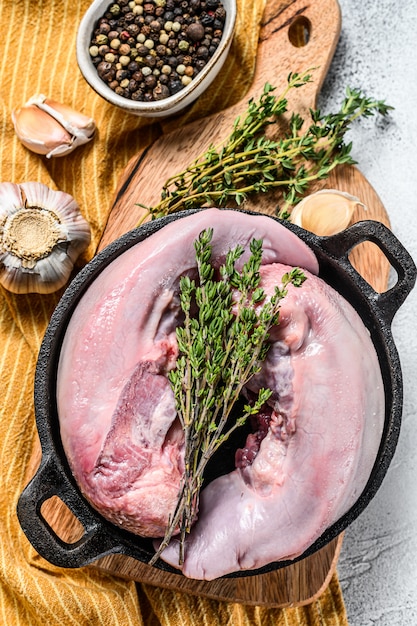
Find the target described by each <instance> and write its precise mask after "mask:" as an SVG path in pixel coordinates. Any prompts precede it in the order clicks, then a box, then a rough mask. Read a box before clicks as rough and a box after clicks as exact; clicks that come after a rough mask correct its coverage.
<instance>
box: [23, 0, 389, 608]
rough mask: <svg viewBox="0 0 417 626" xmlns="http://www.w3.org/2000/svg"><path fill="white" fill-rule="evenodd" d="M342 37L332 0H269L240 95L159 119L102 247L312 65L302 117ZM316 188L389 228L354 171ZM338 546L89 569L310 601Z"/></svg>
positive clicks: (259, 601)
mask: <svg viewBox="0 0 417 626" xmlns="http://www.w3.org/2000/svg"><path fill="white" fill-rule="evenodd" d="M294 24H296V25H297V24H298V25H299V27H300V29H303V28H306V27H308V29H309V33H310V38H309V41H308V44H307V45H305V46H298V45H294V42H296V43H299V42H300V41H301V42H302V40H303V33H302V32H301V34H300V32H298V31H297V30H295V32H292V31H291V32H292V34H291V37H290V29H291V28H292V27H293V26H294ZM339 33H340V12H339V7H338V4H337V2H336V0H310V1H309V0H305V1H302V0H294V1H291V0H271V1H270V2H269V3H268V4H267V7H266V11H265V15H264V19H263V25H262V30H261V35H260V43H259V51H258V58H257V66H256V73H255V77H254V81H253V84H252V87H251V89H250V91H249V93H248V94H247V97H245V99H244V100H243V101H241V102H240V103H238V104H236V105H234V106H232V107H230V108H229V109H227V110H225V111H221V112H219V113H216V114H215V115H212V116H210V117H208V118H205V119H204V120H199V121H196V122H193V123H191V124H189V125H187V126H184V127H181V123H180V119H179V118H177V119H176V120H172V121H167V122H166V124H165V128H166V131H167V133H166V134H164V135H163V136H162V137H161V138H160V139H158V140H157V141H156V142H155V143H154V144H153V145H152V146H151V147H149V148H147V149H145V150H143V151H142V152H140V153H139V154H137V155H136V156H135V157H134V158H133V159H132V160H131V161H130V162H129V164H128V165H127V167H126V170H125V172H124V174H123V176H122V177H121V179H120V181H119V184H118V187H117V190H116V192H115V195H114V198H113V201H112V205H111V206H112V210H111V213H110V218H109V221H108V224H107V227H106V229H105V232H104V235H103V238H102V240H101V244H100V248H101V249H102V248H103V247H105V246H106V245H107V244H108V243H110V242H111V241H113V240H114V239H116V238H117V237H119V236H120V235H122V234H123V233H125V232H127V231H128V230H130V229H132V228H134V227H135V225H136V224H137V222H138V221H139V219H140V218H141V217H142V214H143V213H142V211H143V210H142V209H141V208H140V207H139V206H138V205H137V203H138V202H140V203H142V204H145V205H147V206H152V205H154V204H156V203H157V201H158V200H159V196H160V191H161V188H162V186H163V184H164V182H165V181H166V179H167V178H168V177H169V176H170V175H172V174H175V173H176V172H178V171H181V170H182V169H184V168H185V167H186V166H187V165H188V164H189V163H190V162H191V161H192V160H194V159H195V158H196V157H198V155H200V154H201V153H203V152H205V150H206V149H207V147H208V145H209V144H210V143H215V144H216V143H220V142H221V141H222V140H223V139H224V138H225V137H227V136H228V135H229V133H230V130H231V127H232V124H233V121H234V119H235V118H236V117H237V115H239V114H241V113H243V112H244V111H245V110H246V106H247V100H248V99H249V98H250V97H259V95H260V94H261V92H262V90H263V85H264V84H265V82H267V81H268V82H270V83H271V84H273V85H275V86H276V87H277V90H278V91H280V90H281V89H283V88H284V86H285V84H286V78H287V75H288V73H289V72H290V71H293V72H294V71H299V72H302V71H305V70H307V69H308V68H311V67H315V68H317V69H316V70H315V72H314V76H315V82H314V83H311V84H309V85H306V86H305V87H303V88H302V89H298V90H294V91H293V92H292V94H291V99H290V110H295V111H298V112H300V113H301V114H303V113H304V112H305V111H306V110H307V109H308V108H309V107H311V106H315V102H316V97H317V94H318V93H319V90H320V87H321V85H322V82H323V80H324V78H325V76H326V73H327V70H328V67H329V64H330V61H331V58H332V56H333V53H334V50H335V47H336V44H337V40H338V37H339ZM290 39H291V40H290ZM291 41H292V42H293V43H291ZM321 187H327V188H337V189H341V190H343V191H348V192H349V193H351V194H353V195H355V196H357V197H358V198H359V200H360V201H361V202H363V203H364V204H365V205H366V207H367V208H366V210H365V209H362V208H360V209H358V210H357V212H356V213H355V214H354V216H353V218H352V221H358V220H361V219H375V220H378V221H381V222H383V223H385V224H386V225H387V226H389V219H388V216H387V214H386V211H385V209H384V207H383V205H382V203H381V201H380V199H379V198H378V196H377V194H376V192H375V190H374V189H373V188H372V187H371V185H370V184H369V183H368V181H367V180H366V179H365V178H364V176H363V175H362V174H361V173H360V172H359V171H358V170H357V169H356V168H354V167H351V166H349V167H339V168H338V169H336V170H335V171H334V172H333V173H332V174H331V176H330V178H329V179H328V180H327V181H325V182H324V183H322V184H321ZM278 202H279V196H276V197H274V196H273V195H270V194H269V195H268V196H266V195H265V196H261V197H260V198H258V199H256V200H251V201H250V202H248V203H247V205H245V206H246V208H248V209H250V210H256V211H260V212H263V213H266V214H274V212H275V208H276V206H277V203H278ZM351 260H352V263H353V264H354V265H355V267H356V268H357V269H358V271H359V272H360V273H361V274H362V276H363V277H364V278H365V279H366V280H368V282H369V283H370V284H371V285H372V286H373V287H374V289H376V290H377V291H384V290H385V289H386V287H387V281H388V273H389V264H388V262H387V260H386V258H385V256H384V255H383V254H382V253H380V251H379V250H378V249H377V248H376V246H374V245H373V244H370V243H365V244H361V245H360V246H358V249H357V250H354V251H353V252H352V254H351ZM39 459H40V449H39V447H37V448H36V449H35V452H34V456H33V459H32V464H31V468H30V474H31V475H33V473H34V472H35V471H36V468H37V466H38V464H39ZM42 514H43V515H44V517H45V519H47V520H48V522H49V523H50V525H51V526H52V528H53V529H54V530H55V532H56V533H57V534H58V535H59V536H60V537H61V538H62V539H63V540H64V541H68V542H70V543H71V542H74V541H76V540H77V539H78V538H79V537H80V536H81V535H82V533H83V529H82V527H80V525H79V524H77V521H76V520H74V516H73V515H72V513H71V512H70V511H69V510H68V509H67V507H66V506H65V505H64V504H63V503H62V502H61V501H60V500H59V498H57V497H54V498H51V499H50V500H48V501H47V502H45V503H44V505H43V507H42ZM341 545H342V536H339V537H338V538H336V539H335V540H333V541H332V542H331V543H330V544H328V545H327V546H325V547H324V548H323V549H322V550H320V551H319V552H317V553H315V554H314V555H312V556H310V557H308V558H306V559H304V560H302V561H300V562H297V563H294V564H293V565H290V566H288V567H285V568H282V569H280V570H277V571H276V572H272V573H269V574H264V575H259V576H250V577H243V578H234V579H233V578H229V579H219V580H215V581H212V582H205V581H195V580H190V579H187V578H185V577H183V576H181V575H177V574H169V573H167V572H163V571H161V570H159V569H156V568H153V567H150V566H148V565H147V564H144V563H141V562H139V561H136V560H135V559H133V558H130V557H126V556H123V555H110V556H107V557H104V558H102V559H100V560H99V561H97V562H96V563H94V564H93V565H92V567H95V568H99V569H102V570H105V571H107V572H111V573H114V574H117V575H119V576H121V577H126V578H129V579H133V580H136V581H141V582H145V583H149V584H152V585H157V586H161V587H166V588H171V589H175V590H182V591H186V592H188V593H192V594H197V595H202V596H205V597H210V598H215V599H218V600H226V601H233V602H241V603H244V604H248V605H263V606H270V607H289V606H300V605H303V604H306V603H308V602H311V601H312V600H314V599H315V598H317V597H318V596H319V595H320V594H321V593H322V591H323V590H324V589H325V588H326V586H327V584H328V583H329V581H330V578H331V576H332V574H333V573H334V570H335V567H336V564H337V559H338V556H339V552H340V549H341Z"/></svg>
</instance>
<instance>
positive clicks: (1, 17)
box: [0, 0, 347, 626]
mask: <svg viewBox="0 0 417 626" xmlns="http://www.w3.org/2000/svg"><path fill="white" fill-rule="evenodd" d="M264 4H265V0H239V1H238V5H239V6H238V20H237V32H236V37H235V40H234V43H233V47H232V50H231V53H230V60H231V63H230V64H229V67H228V70H224V71H223V72H222V73H221V74H220V76H219V77H218V79H217V80H216V82H215V84H214V85H213V86H212V88H211V89H210V90H209V92H208V93H207V94H206V95H205V96H204V97H202V98H201V99H200V100H199V101H198V102H197V104H195V105H194V106H193V107H192V109H191V111H190V112H189V113H188V114H187V117H188V119H190V118H191V117H192V118H196V117H198V116H203V115H206V114H207V113H208V112H212V111H215V110H217V109H219V108H221V107H225V106H228V105H230V104H232V103H233V102H236V101H237V100H239V99H241V98H242V97H243V96H244V93H245V91H246V89H247V88H248V87H249V85H250V83H251V78H252V76H253V70H254V63H255V56H256V46H257V39H258V32H259V24H260V19H261V16H262V13H263V9H264ZM88 5H89V2H88V1H87V0H64V1H63V0H48V1H46V0H19V1H18V2H17V1H16V0H3V1H2V2H1V3H0V23H1V25H2V55H1V60H0V157H1V158H0V181H2V182H3V181H10V182H17V183H19V182H24V181H40V182H43V183H45V184H47V185H49V186H50V187H53V188H57V189H61V190H63V191H66V192H67V193H70V194H71V195H72V196H74V198H75V199H76V200H77V202H78V204H79V205H80V207H81V209H82V212H83V214H84V216H85V218H86V219H87V220H88V221H89V223H90V225H91V228H92V234H93V237H92V243H91V245H90V247H89V249H88V251H87V253H86V254H85V255H84V257H83V259H81V260H80V263H83V262H85V261H86V260H88V259H89V258H91V257H92V256H93V255H94V252H95V250H96V247H97V244H98V242H99V240H100V237H101V234H102V232H103V229H104V227H105V224H106V220H107V215H108V210H109V206H110V200H111V196H112V193H113V190H114V188H115V186H116V183H117V181H118V178H119V177H120V175H121V173H122V171H123V169H124V168H125V166H126V164H127V162H128V161H129V159H130V158H131V157H132V156H133V155H135V153H137V152H138V151H139V149H141V148H142V147H144V146H146V145H147V144H149V143H150V142H152V141H153V140H154V139H155V138H156V137H157V136H159V134H160V133H161V132H163V128H162V127H161V125H160V124H158V123H157V122H150V121H149V120H145V119H139V118H136V117H134V116H129V115H125V114H123V113H121V112H120V111H118V110H116V109H115V108H112V107H110V105H108V104H106V103H105V102H104V101H102V100H101V99H100V98H98V96H96V94H95V93H94V92H93V91H92V90H91V89H90V88H89V87H88V86H87V85H86V84H85V82H84V80H83V78H82V77H81V74H80V73H79V70H78V67H77V64H76V58H75V36H76V29H77V25H78V23H79V21H80V19H81V17H82V15H83V13H84V12H85V10H86V9H87V7H88ZM36 93H44V94H45V95H47V96H49V97H52V98H53V99H55V100H58V101H61V102H64V103H66V104H68V105H70V106H72V107H73V108H75V109H77V110H79V111H80V112H83V113H85V114H86V115H89V116H91V117H93V118H94V119H95V121H96V123H97V126H98V132H97V136H96V137H95V139H94V141H93V142H91V143H89V144H87V145H86V146H83V147H81V148H79V149H77V150H76V151H75V152H74V153H72V154H70V155H68V156H66V157H62V158H57V159H52V160H47V159H46V158H44V157H39V156H37V155H34V154H32V153H30V152H29V151H28V150H26V149H25V148H24V147H23V146H22V145H21V144H20V143H19V141H18V140H17V139H16V137H15V135H14V130H13V126H12V123H11V118H10V113H11V110H12V109H13V108H14V107H16V106H21V105H22V104H23V103H24V102H26V101H27V100H28V99H29V97H31V96H32V95H34V94H36ZM61 293H62V291H61V292H59V293H57V294H54V295H50V296H40V295H33V294H32V295H17V296H16V295H13V294H10V293H9V292H7V291H5V290H4V289H2V288H1V289H0V338H1V344H0V345H1V352H0V381H1V391H2V402H1V408H0V492H1V508H0V623H2V624H4V625H5V626H20V625H22V626H24V625H26V624H27V625H32V626H44V625H45V624H48V625H49V626H55V625H64V626H67V625H71V624H74V625H77V626H87V625H90V624H93V625H96V624H100V625H106V626H116V625H118V626H124V625H132V626H133V625H141V624H144V625H146V626H156V625H160V624H161V625H166V626H176V625H180V624H181V625H184V626H192V625H194V624H195V625H196V626H197V625H198V626H200V625H201V624H207V625H210V626H212V625H213V626H216V625H219V626H224V625H233V624H242V625H248V626H249V625H251V626H253V625H255V626H256V625H258V624H259V625H261V624H262V625H263V626H269V625H272V624H274V625H276V626H279V625H281V624H282V625H283V624H286V625H291V626H292V625H294V626H295V625H299V626H302V625H306V626H307V625H309V626H310V625H325V626H333V625H334V626H336V625H338V626H345V625H346V624H347V621H346V614H345V609H344V605H343V599H342V594H341V590H340V587H339V583H338V581H337V576H336V575H335V576H334V577H333V579H332V581H331V584H330V585H329V587H328V589H327V590H326V591H325V592H324V593H323V595H322V596H321V597H320V598H319V599H318V600H317V601H315V602H314V603H312V604H311V605H309V606H307V607H303V608H296V609H287V610H277V609H273V610H268V609H264V608H259V607H256V608H245V607H243V606H241V605H238V604H227V603H219V602H215V601H212V600H206V599H201V598H196V597H192V596H189V595H186V594H183V593H176V592H174V591H168V590H163V589H159V588H156V587H152V586H149V585H137V586H136V585H135V583H134V582H129V581H123V580H121V579H118V578H116V577H114V576H110V575H106V574H104V573H103V572H98V571H96V570H94V569H92V568H82V569H78V570H67V569H60V568H57V567H55V566H53V565H51V564H50V563H48V562H46V561H45V560H44V559H42V558H41V557H40V556H39V555H37V554H36V552H35V551H34V549H33V548H32V547H31V546H30V545H29V543H28V541H27V539H26V537H25V535H24V534H23V532H22V530H21V528H20V525H19V523H18V520H17V517H16V504H17V500H18V498H19V495H20V493H21V491H22V490H23V487H24V485H25V475H26V472H27V466H28V462H29V459H30V456H31V452H32V449H33V445H34V442H35V441H36V436H37V435H36V426H35V419H34V409H33V380H34V370H35V364H36V358H37V353H38V350H39V346H40V343H41V341H42V337H43V334H44V331H45V328H46V325H47V323H48V320H49V318H50V315H51V313H52V311H53V309H54V307H55V306H56V303H57V301H58V298H59V296H60V295H61Z"/></svg>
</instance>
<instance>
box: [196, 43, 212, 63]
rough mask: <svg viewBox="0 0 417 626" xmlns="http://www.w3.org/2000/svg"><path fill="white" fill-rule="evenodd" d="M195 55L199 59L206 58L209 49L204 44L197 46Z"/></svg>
mask: <svg viewBox="0 0 417 626" xmlns="http://www.w3.org/2000/svg"><path fill="white" fill-rule="evenodd" d="M197 56H198V57H199V58H200V59H205V60H207V59H208V58H209V50H208V48H207V47H206V46H200V47H199V48H197Z"/></svg>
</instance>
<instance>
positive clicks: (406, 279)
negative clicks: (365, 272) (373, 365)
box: [321, 220, 417, 324]
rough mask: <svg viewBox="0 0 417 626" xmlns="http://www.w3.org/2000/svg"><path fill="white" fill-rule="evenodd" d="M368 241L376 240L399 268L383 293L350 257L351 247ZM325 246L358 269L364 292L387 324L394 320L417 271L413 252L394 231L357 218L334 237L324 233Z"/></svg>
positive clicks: (349, 265)
mask: <svg viewBox="0 0 417 626" xmlns="http://www.w3.org/2000/svg"><path fill="white" fill-rule="evenodd" d="M365 241H371V242H372V243H374V244H376V245H377V246H378V248H379V249H380V250H381V251H382V252H383V253H384V255H385V256H386V258H387V259H388V261H389V262H390V264H391V266H392V267H393V268H394V269H395V271H396V272H397V281H396V283H395V285H394V286H393V287H391V288H390V289H388V290H387V291H384V292H383V293H378V292H377V291H375V290H374V289H373V288H372V287H371V285H370V284H369V283H368V282H367V281H366V280H365V279H364V278H363V277H362V276H361V275H360V274H359V273H358V272H357V271H356V270H355V269H354V268H353V266H352V265H351V263H350V261H349V259H348V255H349V253H350V252H351V250H352V249H353V248H354V247H355V246H356V245H358V244H359V243H362V242H365ZM321 248H322V249H323V250H324V251H325V252H327V253H328V254H329V255H331V256H333V257H335V258H336V259H338V260H339V261H340V262H342V263H343V264H344V266H345V268H346V270H347V271H348V272H349V273H350V274H351V273H352V272H354V273H355V275H356V279H358V278H359V280H360V281H361V289H362V291H363V293H364V295H365V296H366V297H367V298H368V300H369V301H371V302H372V304H373V305H374V307H375V308H376V309H377V311H378V313H379V315H380V316H382V317H383V318H384V319H385V321H386V322H387V324H391V322H392V319H393V317H394V315H395V314H396V312H397V311H398V309H399V308H400V306H401V305H402V304H403V302H404V301H405V299H406V298H407V296H408V294H409V293H410V291H411V290H412V289H413V287H414V285H415V282H416V272H417V270H416V266H415V263H414V261H413V259H412V257H411V255H410V254H409V253H408V252H407V250H406V249H405V248H404V246H403V245H402V244H401V242H400V241H399V240H398V239H397V237H396V236H395V235H394V234H393V232H392V231H391V230H390V229H389V228H388V227H387V226H385V225H384V224H382V223H381V222H377V221H373V220H364V221H360V222H356V223H355V224H353V225H352V226H350V227H349V228H347V229H346V230H344V231H342V232H340V233H337V234H335V235H332V236H331V237H323V238H322V239H321Z"/></svg>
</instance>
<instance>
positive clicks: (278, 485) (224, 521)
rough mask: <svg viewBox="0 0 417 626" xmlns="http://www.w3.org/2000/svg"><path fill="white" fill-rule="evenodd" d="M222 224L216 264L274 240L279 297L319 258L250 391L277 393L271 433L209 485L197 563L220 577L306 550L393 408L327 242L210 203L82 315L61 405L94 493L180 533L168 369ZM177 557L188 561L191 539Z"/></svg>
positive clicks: (141, 255) (82, 307)
mask: <svg viewBox="0 0 417 626" xmlns="http://www.w3.org/2000/svg"><path fill="white" fill-rule="evenodd" d="M209 226H212V227H214V237H213V258H214V264H215V265H216V266H218V265H220V264H221V262H222V261H223V260H224V257H225V255H226V253H227V251H228V250H229V248H230V247H235V246H236V245H237V244H241V245H242V246H243V247H244V248H245V249H246V250H247V251H248V250H249V242H250V240H251V239H253V238H254V237H256V238H258V239H259V238H262V239H263V245H264V255H263V264H264V265H263V267H262V270H261V273H262V280H263V286H264V288H265V289H266V291H267V292H271V291H272V289H273V287H274V286H275V284H276V283H277V282H279V280H280V277H281V275H282V273H283V272H284V271H286V269H287V267H286V266H290V267H292V266H300V267H302V268H304V269H305V270H306V271H307V272H308V280H307V281H306V282H305V283H304V285H303V287H302V288H301V289H290V294H289V296H288V297H287V298H286V299H285V300H284V301H283V307H282V310H281V315H280V319H281V323H280V325H279V326H277V327H276V328H275V329H274V332H273V334H272V335H271V339H270V341H271V349H270V351H269V354H268V357H267V360H266V361H265V364H264V367H263V368H262V371H261V372H260V373H259V374H258V375H257V376H256V377H255V378H254V379H252V381H251V383H250V385H249V388H248V389H247V393H248V395H250V394H251V393H253V392H256V391H257V389H259V387H260V386H270V387H271V388H272V389H273V390H274V394H273V396H272V397H271V400H270V402H269V407H266V410H265V415H264V416H261V417H260V418H259V420H258V427H259V432H258V433H257V434H253V435H250V436H249V438H248V442H247V444H246V446H245V449H243V450H241V451H238V452H237V454H236V461H237V469H236V470H235V471H233V472H231V473H230V474H227V475H225V476H221V477H219V478H217V479H215V480H214V481H213V482H212V483H210V484H209V485H208V486H207V487H206V488H205V489H204V490H203V492H202V494H201V502H200V512H199V519H198V520H197V522H196V524H195V526H194V527H193V529H192V532H191V535H190V537H189V539H188V540H187V544H186V558H185V562H184V566H183V572H184V574H185V575H187V576H190V577H193V578H202V579H208V580H210V579H212V578H215V577H218V576H221V575H224V574H227V573H230V572H233V571H237V570H240V569H244V570H246V569H253V568H258V567H261V566H262V565H265V564H267V563H269V562H272V561H275V560H281V559H287V558H292V557H294V556H296V555H298V554H300V553H302V552H303V551H304V550H305V549H306V548H307V547H308V546H309V545H311V544H312V543H313V542H314V541H315V539H316V538H317V537H319V536H320V535H321V533H322V532H323V531H324V530H325V529H326V528H327V527H328V526H329V525H330V524H332V523H333V522H334V521H335V520H336V519H338V518H339V517H340V516H341V515H342V514H343V513H344V512H345V511H346V510H348V509H349V508H350V506H351V505H352V503H353V502H354V501H355V500H356V499H357V497H358V496H359V495H360V493H361V491H362V490H363V487H364V486H365V483H366V481H367V479H368V477H369V474H370V472H371V469H372V466H373V463H374V460H375V457H376V454H377V450H378V446H379V442H380V437H381V432H382V427H383V419H384V391H383V384H382V380H381V375H380V369H379V365H378V361H377V357H376V354H375V350H374V348H373V345H372V342H371V340H370V338H369V334H368V332H367V331H366V329H365V328H364V326H363V323H362V321H361V320H360V318H359V316H358V315H357V314H356V312H355V311H354V310H353V308H352V307H351V306H350V305H349V304H348V303H347V302H346V301H345V300H344V299H343V298H341V297H340V296H339V295H338V294H337V293H335V292H334V290H332V289H331V288H330V287H329V286H328V285H326V284H325V283H323V281H321V280H320V279H318V278H317V277H316V276H315V274H317V272H318V264H317V261H316V259H315V257H314V255H313V253H312V252H311V250H310V249H309V248H308V247H307V246H305V244H303V242H302V241H301V240H300V239H299V238H298V237H296V236H295V235H293V234H292V233H291V232H290V231H288V229H286V228H285V227H283V226H281V225H280V224H279V223H277V222H275V221H273V220H271V219H269V218H267V217H263V216H250V215H245V214H243V213H239V212H238V213H237V212H234V211H227V210H223V211H219V210H217V209H208V210H204V211H201V212H198V213H196V214H195V215H192V216H190V217H187V218H183V219H181V220H179V221H177V222H174V223H172V224H170V225H168V226H166V227H165V228H163V229H161V230H160V231H158V232H157V233H155V234H154V235H152V236H151V237H149V238H148V239H147V240H145V241H143V242H141V243H139V244H137V245H136V246H134V247H133V248H131V249H130V250H127V251H126V252H124V253H123V254H122V255H121V256H120V257H118V259H116V260H115V261H113V262H112V263H111V264H110V265H109V266H108V267H107V268H106V269H105V270H104V271H103V272H102V273H101V274H100V276H99V277H98V278H97V279H96V280H95V281H94V283H93V284H92V286H91V287H89V289H88V290H87V292H86V294H85V295H84V296H83V298H82V299H81V301H80V303H79V305H78V306H77V309H76V311H75V313H74V314H73V316H72V318H71V320H70V324H69V326H68V330H67V333H66V336H65V339H64V343H63V346H62V352H61V358H60V363H59V368H58V380H57V402H58V414H59V422H60V429H61V437H62V442H63V445H64V449H65V453H66V455H67V458H68V461H69V463H70V466H71V469H72V471H73V473H74V476H75V478H76V480H77V483H78V484H79V486H80V489H81V490H82V492H83V493H84V495H85V497H86V498H87V499H88V500H89V501H90V502H91V504H92V505H93V506H94V507H95V508H96V509H97V510H98V511H99V512H100V513H101V514H102V515H103V516H105V517H106V518H107V519H109V520H110V521H112V522H113V523H115V524H118V525H121V526H122V527H123V528H125V529H127V530H130V531H131V532H133V533H136V534H139V535H142V536H148V537H161V536H163V534H164V531H165V527H166V524H167V521H168V517H169V515H170V513H172V511H173V508H174V507H175V503H176V499H177V495H178V486H179V482H180V479H181V475H182V471H183V462H184V459H183V434H182V430H181V428H180V426H179V422H178V420H177V418H176V415H175V407H174V398H173V394H172V391H171V389H170V386H169V383H168V381H167V378H166V374H167V372H168V371H169V369H170V368H172V367H173V366H174V365H175V360H176V356H177V345H176V339H175V327H176V326H177V325H178V323H179V322H180V309H179V303H178V280H179V276H181V275H183V274H186V273H188V274H190V275H192V274H193V273H194V272H195V267H194V266H195V253H194V247H193V242H194V240H195V238H196V237H197V236H198V234H199V233H200V231H201V230H203V229H204V228H207V227H209ZM247 254H248V252H247ZM245 258H246V255H245V256H244V257H243V258H242V262H244V260H245ZM162 557H163V558H164V559H165V560H166V561H168V562H170V563H171V564H173V565H174V566H178V552H177V542H176V540H173V541H172V542H171V545H170V546H169V547H168V548H167V549H166V550H165V551H164V552H163V555H162Z"/></svg>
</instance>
